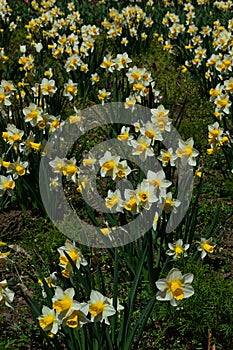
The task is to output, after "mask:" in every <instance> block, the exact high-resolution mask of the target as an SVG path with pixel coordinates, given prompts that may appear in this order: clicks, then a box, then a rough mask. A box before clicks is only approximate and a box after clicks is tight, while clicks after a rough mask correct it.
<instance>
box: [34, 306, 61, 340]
mask: <svg viewBox="0 0 233 350" xmlns="http://www.w3.org/2000/svg"><path fill="white" fill-rule="evenodd" d="M38 320H39V325H40V327H41V328H42V329H43V330H44V331H45V332H48V336H49V337H54V335H55V334H57V332H58V330H59V329H60V327H61V323H62V321H61V320H60V319H59V318H58V315H57V313H56V312H55V310H54V309H50V308H49V307H47V306H45V305H44V306H43V308H42V315H41V316H39V317H38Z"/></svg>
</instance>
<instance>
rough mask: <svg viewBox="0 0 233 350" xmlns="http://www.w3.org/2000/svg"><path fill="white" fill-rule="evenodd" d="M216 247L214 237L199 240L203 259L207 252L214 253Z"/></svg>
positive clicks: (199, 249) (199, 248)
mask: <svg viewBox="0 0 233 350" xmlns="http://www.w3.org/2000/svg"><path fill="white" fill-rule="evenodd" d="M215 247H216V244H214V243H213V242H212V238H211V237H210V238H208V239H206V238H201V241H200V242H199V246H198V248H197V250H198V251H200V252H201V259H204V257H205V256H206V255H207V254H213V252H214V248H215Z"/></svg>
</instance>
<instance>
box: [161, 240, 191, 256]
mask: <svg viewBox="0 0 233 350" xmlns="http://www.w3.org/2000/svg"><path fill="white" fill-rule="evenodd" d="M168 248H169V250H167V251H166V254H167V255H169V256H173V258H174V259H179V258H181V257H182V256H183V257H186V256H187V253H186V251H187V250H188V248H189V244H183V240H182V239H178V240H177V241H176V242H174V243H168Z"/></svg>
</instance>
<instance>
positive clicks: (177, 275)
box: [156, 268, 194, 306]
mask: <svg viewBox="0 0 233 350" xmlns="http://www.w3.org/2000/svg"><path fill="white" fill-rule="evenodd" d="M192 281H193V274H192V273H188V274H185V275H182V273H181V272H180V271H179V270H178V269H176V268H173V269H172V270H171V271H170V272H169V273H168V275H167V277H166V278H162V279H160V280H158V281H157V282H156V287H157V288H158V289H159V291H158V292H157V294H156V299H157V300H162V301H165V300H169V301H170V303H171V305H172V306H177V305H178V304H179V303H180V302H181V300H183V299H185V298H189V297H191V296H192V295H193V294H194V289H193V287H192V286H191V283H192Z"/></svg>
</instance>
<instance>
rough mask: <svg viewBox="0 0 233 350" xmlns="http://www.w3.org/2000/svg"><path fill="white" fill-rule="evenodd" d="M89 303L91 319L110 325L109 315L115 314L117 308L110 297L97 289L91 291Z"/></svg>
mask: <svg viewBox="0 0 233 350" xmlns="http://www.w3.org/2000/svg"><path fill="white" fill-rule="evenodd" d="M88 305H89V313H90V314H91V321H94V322H105V323H106V324H108V325H109V324H110V323H109V320H108V317H110V316H113V315H114V314H115V313H116V310H115V308H114V307H113V306H112V305H111V304H110V302H109V299H108V298H107V297H105V296H103V295H102V294H101V293H100V292H98V291H97V290H92V291H91V295H90V300H89V301H88Z"/></svg>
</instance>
